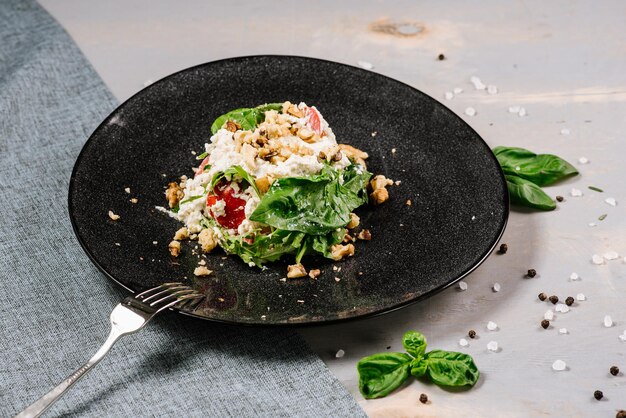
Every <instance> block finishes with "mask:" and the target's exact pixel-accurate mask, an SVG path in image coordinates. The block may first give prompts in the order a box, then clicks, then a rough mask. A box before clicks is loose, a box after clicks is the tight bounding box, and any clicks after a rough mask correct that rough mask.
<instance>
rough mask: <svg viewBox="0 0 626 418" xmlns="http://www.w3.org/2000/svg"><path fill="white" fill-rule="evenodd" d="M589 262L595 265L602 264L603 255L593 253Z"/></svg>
mask: <svg viewBox="0 0 626 418" xmlns="http://www.w3.org/2000/svg"><path fill="white" fill-rule="evenodd" d="M591 262H592V263H593V264H597V265H600V264H604V257H602V256H601V255H598V254H594V255H592V256H591Z"/></svg>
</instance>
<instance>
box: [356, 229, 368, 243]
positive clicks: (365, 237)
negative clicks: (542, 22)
mask: <svg viewBox="0 0 626 418" xmlns="http://www.w3.org/2000/svg"><path fill="white" fill-rule="evenodd" d="M356 237H357V238H358V239H360V240H363V241H371V240H372V233H371V232H370V230H369V229H364V230H362V231H361V232H359V235H357V236H356Z"/></svg>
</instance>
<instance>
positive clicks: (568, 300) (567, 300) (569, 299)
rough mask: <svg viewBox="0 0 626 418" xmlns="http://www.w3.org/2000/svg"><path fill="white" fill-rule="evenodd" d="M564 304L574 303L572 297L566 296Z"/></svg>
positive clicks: (570, 304)
mask: <svg viewBox="0 0 626 418" xmlns="http://www.w3.org/2000/svg"><path fill="white" fill-rule="evenodd" d="M565 304H566V305H567V306H572V305H573V304H574V298H573V297H571V296H568V297H567V299H565Z"/></svg>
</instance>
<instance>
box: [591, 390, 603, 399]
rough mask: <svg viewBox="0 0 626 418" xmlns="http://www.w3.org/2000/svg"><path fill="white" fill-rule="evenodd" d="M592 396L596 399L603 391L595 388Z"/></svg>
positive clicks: (601, 395)
mask: <svg viewBox="0 0 626 418" xmlns="http://www.w3.org/2000/svg"><path fill="white" fill-rule="evenodd" d="M593 397H594V398H596V399H597V400H600V399H602V398H603V397H604V393H602V391H601V390H596V391H595V392H593Z"/></svg>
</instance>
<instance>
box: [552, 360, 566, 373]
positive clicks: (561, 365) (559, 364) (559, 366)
mask: <svg viewBox="0 0 626 418" xmlns="http://www.w3.org/2000/svg"><path fill="white" fill-rule="evenodd" d="M566 368H567V364H565V362H564V361H563V360H556V361H555V362H554V363H552V369H553V370H556V371H557V372H561V371H563V370H565V369H566Z"/></svg>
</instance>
